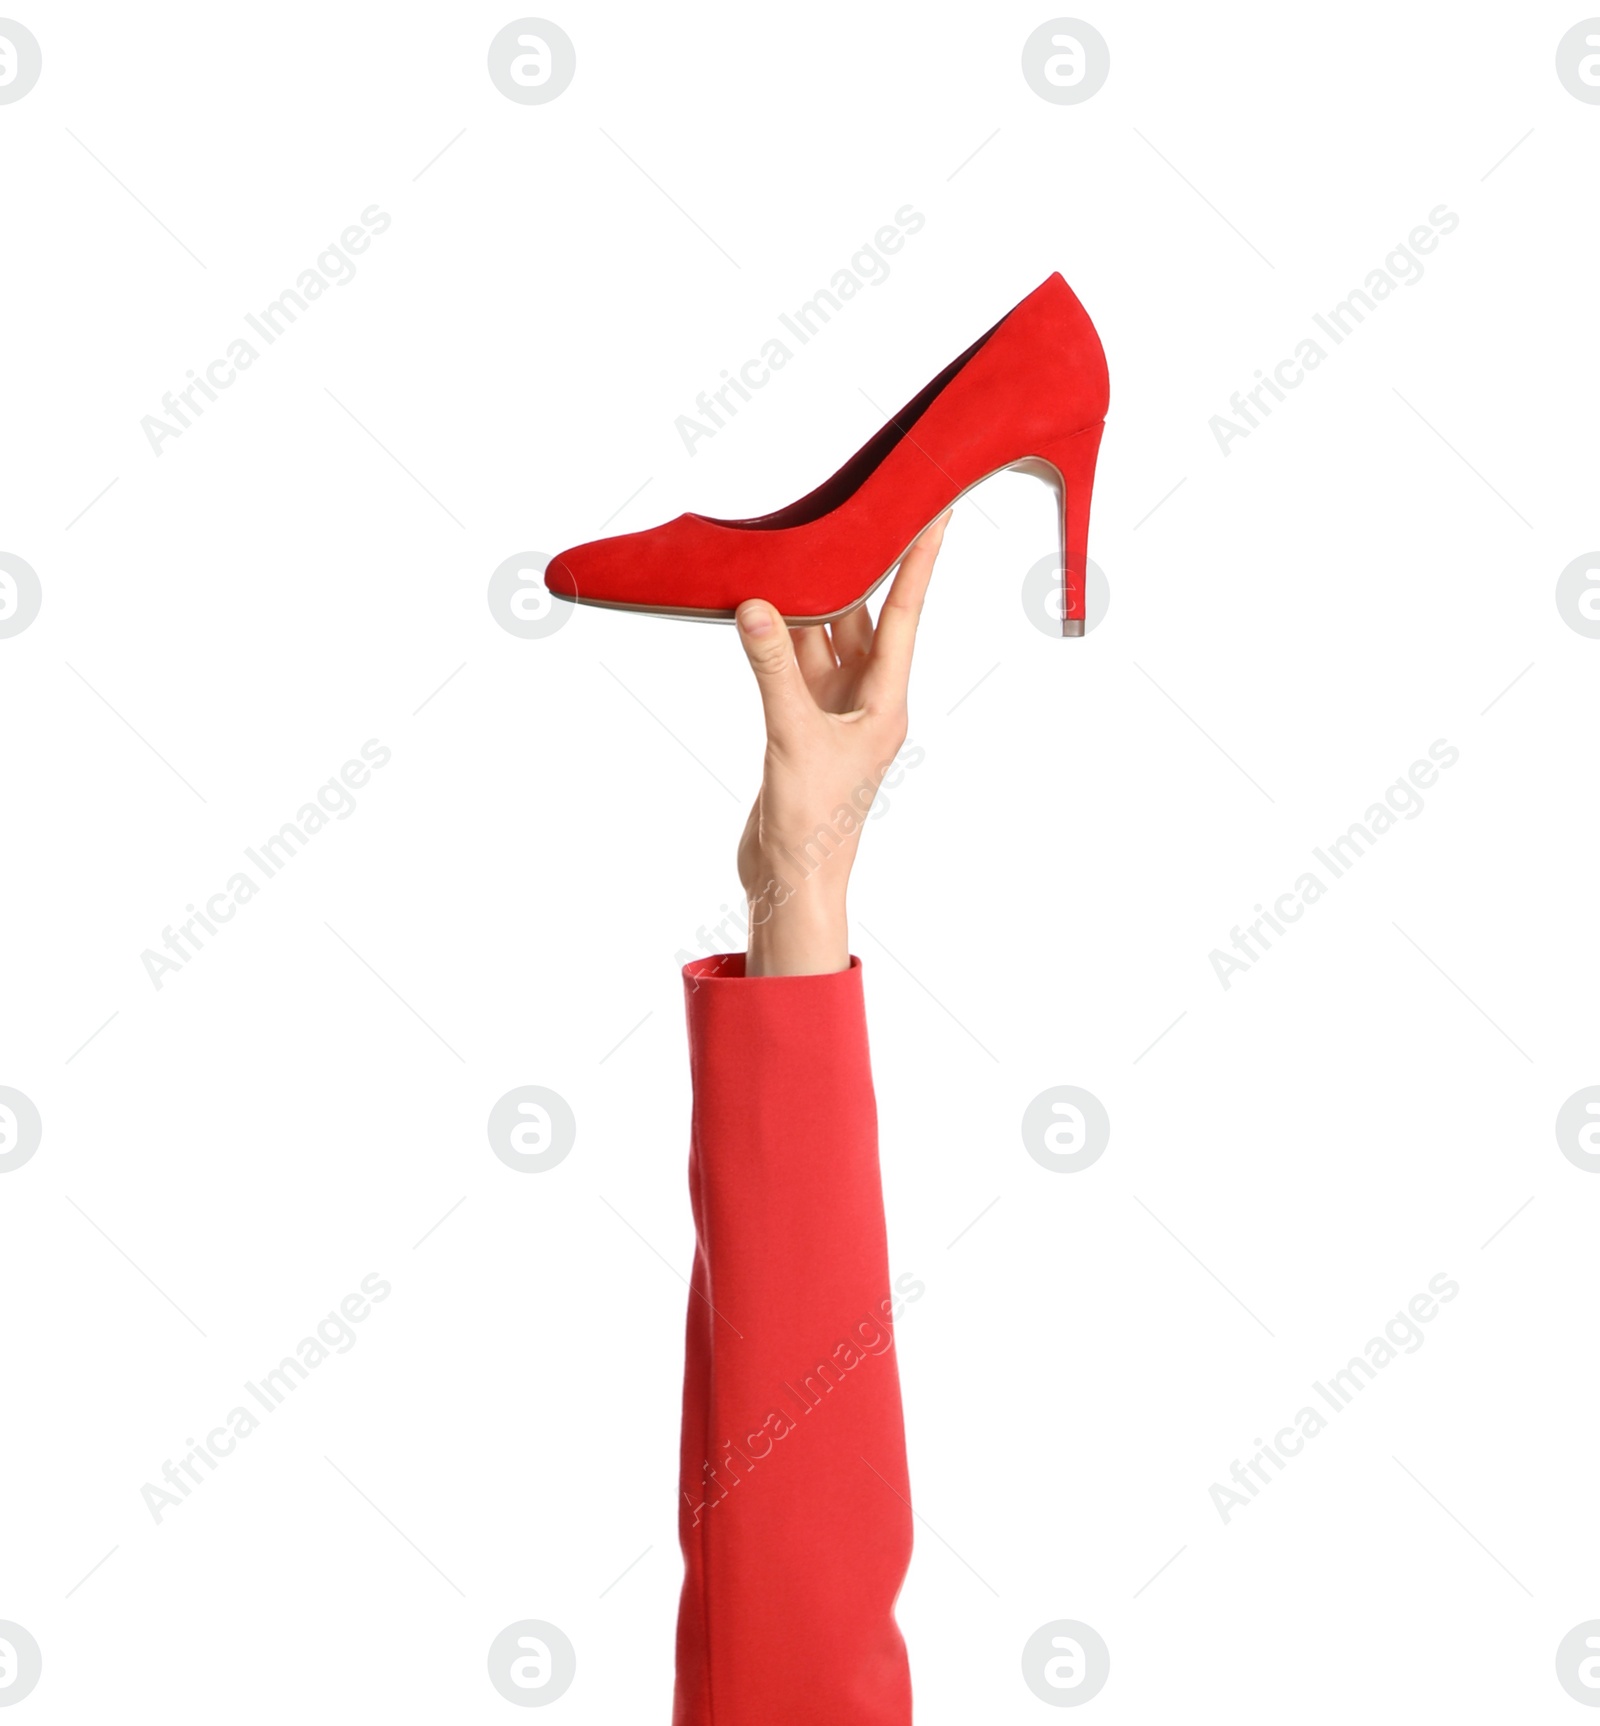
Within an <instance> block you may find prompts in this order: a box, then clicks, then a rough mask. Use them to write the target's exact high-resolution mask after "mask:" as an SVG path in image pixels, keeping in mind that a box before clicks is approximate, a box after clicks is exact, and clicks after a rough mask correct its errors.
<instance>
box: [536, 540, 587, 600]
mask: <svg viewBox="0 0 1600 1726" xmlns="http://www.w3.org/2000/svg"><path fill="white" fill-rule="evenodd" d="M544 585H545V591H546V592H547V593H553V594H554V595H555V596H556V598H557V599H576V598H578V594H579V589H578V576H577V571H576V570H574V568H573V567H572V553H571V552H567V551H563V552H560V553H558V554H557V555H556V556H555V557H553V558H551V559H550V561H549V562H548V563H547V564H546V565H545V566H544Z"/></svg>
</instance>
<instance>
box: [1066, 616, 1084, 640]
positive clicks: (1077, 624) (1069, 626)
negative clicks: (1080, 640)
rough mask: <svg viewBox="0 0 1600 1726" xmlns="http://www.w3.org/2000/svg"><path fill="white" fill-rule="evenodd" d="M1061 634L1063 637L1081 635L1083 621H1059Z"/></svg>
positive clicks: (1074, 618) (1075, 618) (1070, 618)
mask: <svg viewBox="0 0 1600 1726" xmlns="http://www.w3.org/2000/svg"><path fill="white" fill-rule="evenodd" d="M1061 633H1062V634H1063V635H1065V636H1072V635H1082V634H1083V619H1082V618H1081V617H1066V618H1063V619H1062V620H1061Z"/></svg>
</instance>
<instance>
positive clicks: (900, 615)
mask: <svg viewBox="0 0 1600 1726" xmlns="http://www.w3.org/2000/svg"><path fill="white" fill-rule="evenodd" d="M949 519H950V512H949V510H946V511H945V512H944V514H943V515H942V516H940V517H939V519H938V520H937V521H936V522H934V523H932V524H931V525H930V526H929V527H926V528H924V529H923V531H922V532H921V533H920V534H919V535H918V536H917V538H916V539H915V540H914V541H913V542H912V545H911V549H910V550H909V551H908V552H907V553H906V554H905V556H904V557H903V558H901V559H900V568H899V569H898V570H897V571H896V572H895V578H894V584H893V586H891V587H890V589H889V597H888V598H887V599H886V600H885V601H884V602H883V610H882V611H881V612H880V613H879V614H878V631H877V634H876V636H875V637H874V639H873V643H872V660H871V663H870V665H869V666H868V668H867V675H866V677H865V678H864V679H863V681H862V688H861V693H862V696H863V698H864V700H865V703H866V705H867V706H869V707H887V706H895V705H898V704H899V703H901V702H903V701H904V700H905V698H906V688H907V686H908V685H909V684H910V682H911V650H912V649H913V648H914V647H915V646H916V641H917V621H918V619H919V618H920V617H921V616H922V602H923V600H924V599H925V598H926V596H927V592H928V583H929V581H930V580H931V579H932V577H933V565H934V560H935V559H936V558H937V557H938V555H939V547H940V545H941V543H942V542H943V540H944V529H945V523H946V522H947V521H949Z"/></svg>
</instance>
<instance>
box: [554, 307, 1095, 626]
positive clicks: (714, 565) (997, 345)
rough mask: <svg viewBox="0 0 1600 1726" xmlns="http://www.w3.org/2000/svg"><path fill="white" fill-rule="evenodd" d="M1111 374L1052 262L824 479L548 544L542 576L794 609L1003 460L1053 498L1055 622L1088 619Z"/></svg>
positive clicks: (566, 588) (610, 597)
mask: <svg viewBox="0 0 1600 1726" xmlns="http://www.w3.org/2000/svg"><path fill="white" fill-rule="evenodd" d="M1108 392H1109V382H1108V379H1107V375H1106V359H1105V353H1104V351H1103V349H1102V348H1101V346H1100V338H1099V336H1098V335H1097V334H1096V333H1095V328H1094V325H1093V324H1092V323H1090V321H1089V314H1088V313H1087V312H1086V311H1085V310H1084V309H1083V307H1082V306H1081V305H1079V303H1078V298H1077V296H1076V295H1075V294H1074V293H1073V291H1072V289H1071V288H1069V287H1068V286H1067V284H1066V283H1065V282H1064V281H1063V280H1062V278H1061V277H1060V275H1059V274H1058V275H1053V276H1051V277H1050V278H1049V280H1048V281H1045V282H1042V283H1041V284H1040V285H1039V286H1038V287H1037V288H1035V289H1034V290H1033V292H1032V293H1031V294H1029V295H1028V297H1027V298H1026V299H1025V300H1023V301H1022V303H1021V304H1020V305H1018V306H1017V307H1015V308H1014V309H1013V310H1012V311H1011V312H1009V313H1007V315H1006V316H1005V317H1003V318H1002V319H1001V320H1000V322H999V323H997V324H996V325H995V326H994V327H993V329H991V330H990V331H989V332H988V333H987V334H986V335H983V336H980V337H979V338H978V340H977V341H975V342H974V343H973V344H972V346H971V347H970V348H968V349H967V351H966V352H965V353H964V354H962V355H961V357H960V358H959V359H957V360H955V361H953V362H952V363H951V364H950V365H948V366H946V367H945V369H944V370H943V371H942V372H940V373H939V375H938V377H936V378H935V379H934V380H933V382H932V383H930V384H929V385H928V386H927V387H926V388H925V389H924V390H923V391H922V392H921V393H920V394H919V395H917V396H916V397H915V398H914V399H913V400H911V401H909V402H908V403H907V404H906V405H905V406H904V407H903V408H902V409H901V410H900V412H899V413H897V414H896V415H895V416H894V417H893V419H891V420H890V422H889V423H888V425H886V426H885V427H884V428H883V429H882V430H881V431H880V432H878V433H877V435H876V436H875V437H873V438H872V439H871V440H870V441H869V442H867V443H866V444H863V445H862V447H861V448H860V449H859V450H857V451H856V453H855V454H854V455H853V456H851V458H850V459H849V461H847V462H846V463H845V464H844V466H843V467H842V468H840V469H839V471H838V472H837V473H836V474H835V475H834V476H833V478H832V479H830V480H828V481H827V482H826V483H824V484H823V485H820V486H818V487H817V489H816V490H815V491H813V492H810V493H808V494H807V495H806V496H805V497H803V498H801V499H800V500H799V502H798V503H792V504H790V505H789V506H788V507H787V508H786V509H780V510H776V511H774V512H773V513H772V514H771V515H760V516H754V517H752V518H751V519H749V520H747V521H719V520H716V519H714V518H713V517H711V516H704V515H692V514H691V515H680V516H679V517H678V518H677V520H675V521H669V522H666V523H664V524H663V525H662V526H660V527H653V528H649V529H646V530H645V531H644V532H643V533H623V534H618V535H616V536H615V537H614V538H611V539H597V540H591V541H590V542H589V543H588V544H587V545H578V546H574V547H573V548H572V549H571V550H570V551H564V552H562V553H561V555H560V556H559V557H556V558H553V559H552V560H551V562H550V565H549V567H548V568H547V569H546V570H545V574H544V583H545V586H546V587H547V588H548V589H549V590H550V592H551V593H553V594H555V595H556V596H557V597H559V598H562V599H570V600H576V601H577V602H578V603H580V604H583V605H604V606H611V607H614V608H616V609H619V610H623V611H653V612H658V613H660V614H661V615H663V616H667V617H697V618H701V619H704V620H706V621H713V622H719V623H727V622H730V621H731V620H732V618H733V614H734V611H735V609H736V608H737V607H738V606H739V605H740V604H741V603H742V602H743V601H745V600H747V599H765V600H769V601H770V602H771V603H772V604H773V605H775V606H776V607H777V608H778V610H779V611H780V612H781V613H782V614H783V616H784V618H785V619H786V621H788V622H789V623H792V624H808V623H827V622H829V621H830V620H831V619H833V618H836V617H839V616H842V615H843V614H844V613H845V612H847V611H850V610H852V609H853V608H854V607H856V606H858V605H860V604H861V603H862V601H863V600H865V599H867V598H869V597H870V596H871V595H872V593H873V592H874V591H875V590H876V588H877V587H878V585H879V584H880V583H881V582H882V581H883V580H884V579H885V578H886V577H887V576H888V575H889V574H890V572H891V571H892V570H893V569H894V567H895V566H896V564H898V563H899V561H900V559H901V558H902V557H903V556H904V555H905V552H906V550H907V549H908V548H909V546H910V545H911V542H912V541H913V540H914V539H915V538H916V537H917V535H918V534H919V533H921V532H922V530H923V529H924V528H925V527H927V526H928V525H929V523H930V522H932V521H934V520H935V519H936V518H937V517H938V516H939V515H941V514H942V513H943V512H944V511H945V510H946V509H948V508H949V506H950V505H951V504H952V503H954V502H955V500H956V499H957V498H958V497H960V496H961V495H962V494H963V493H964V492H967V491H970V490H971V489H972V488H973V486H975V485H978V484H979V483H981V482H982V481H983V480H986V479H987V478H988V477H989V476H990V475H991V474H995V473H999V472H1000V471H1001V470H1002V469H1004V468H1021V469H1023V470H1024V471H1027V472H1031V473H1035V474H1037V475H1038V476H1039V477H1040V478H1042V479H1046V480H1048V481H1050V482H1051V483H1052V484H1053V485H1054V486H1055V488H1056V491H1057V496H1058V499H1059V501H1060V505H1061V524H1062V525H1061V554H1062V562H1063V566H1064V570H1065V576H1064V586H1065V605H1064V608H1063V610H1064V618H1063V628H1062V634H1063V635H1082V634H1083V627H1084V590H1083V575H1084V565H1085V561H1086V559H1087V556H1088V544H1089V494H1090V490H1091V489H1092V487H1093V484H1094V463H1095V455H1096V452H1097V451H1098V450H1099V447H1100V433H1101V430H1102V424H1101V422H1102V421H1103V420H1104V418H1105V412H1106V401H1107V396H1108Z"/></svg>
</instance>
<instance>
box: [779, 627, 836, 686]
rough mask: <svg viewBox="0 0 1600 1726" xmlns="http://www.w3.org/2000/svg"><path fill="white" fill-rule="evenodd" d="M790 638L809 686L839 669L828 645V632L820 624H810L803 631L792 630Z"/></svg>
mask: <svg viewBox="0 0 1600 1726" xmlns="http://www.w3.org/2000/svg"><path fill="white" fill-rule="evenodd" d="M789 637H790V640H792V641H793V643H794V656H795V658H796V659H798V660H799V661H800V671H801V674H802V675H803V676H804V677H805V680H806V682H807V684H814V683H815V682H816V681H817V679H818V678H822V677H826V676H827V675H828V673H829V672H830V671H836V670H837V669H838V664H837V661H836V660H835V659H834V657H833V649H832V648H831V647H830V646H829V645H828V632H827V630H826V629H824V628H823V627H822V625H821V624H820V623H813V624H808V625H807V626H806V627H805V628H803V629H791V630H790V631H789Z"/></svg>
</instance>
